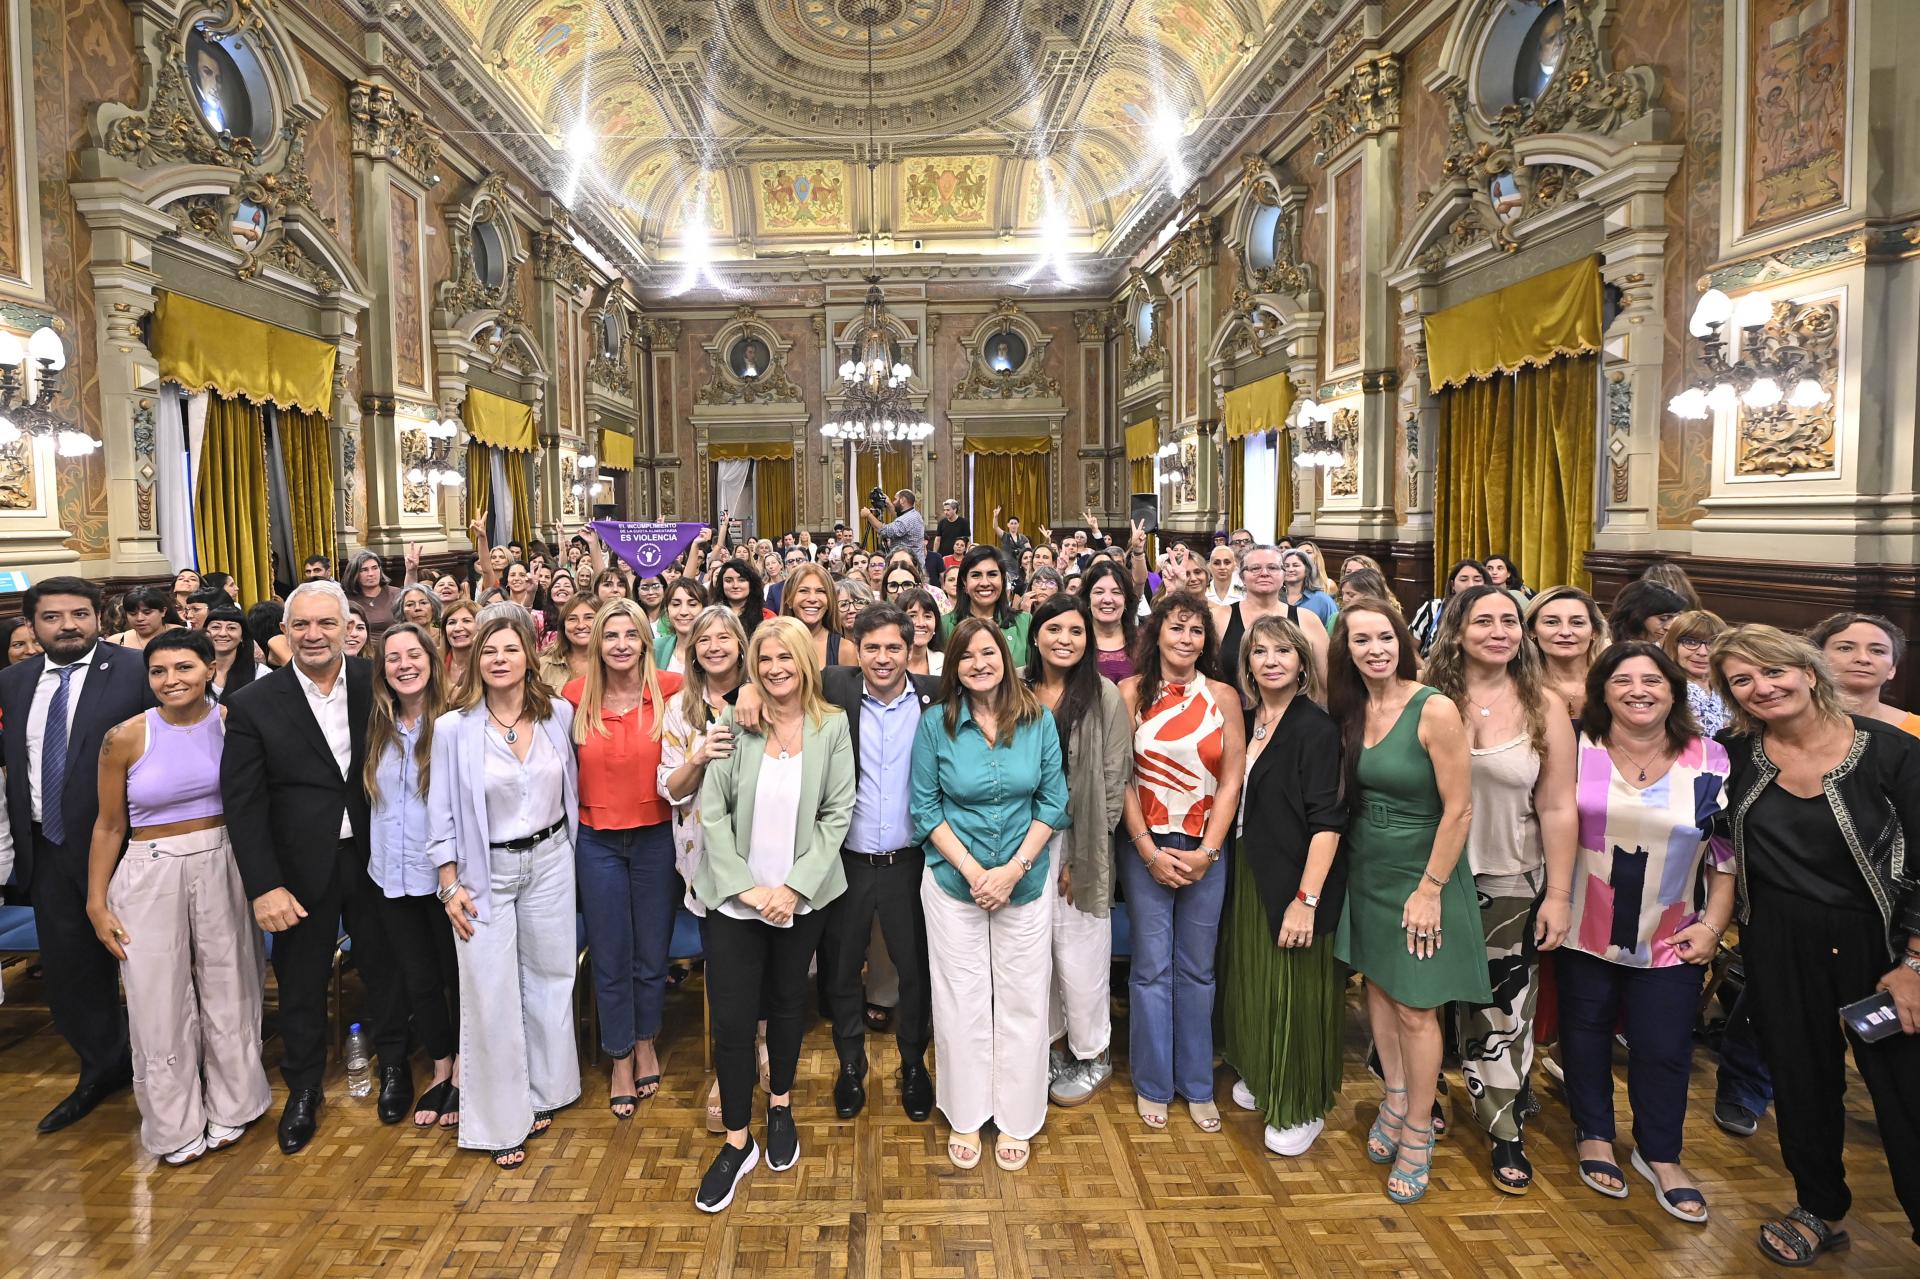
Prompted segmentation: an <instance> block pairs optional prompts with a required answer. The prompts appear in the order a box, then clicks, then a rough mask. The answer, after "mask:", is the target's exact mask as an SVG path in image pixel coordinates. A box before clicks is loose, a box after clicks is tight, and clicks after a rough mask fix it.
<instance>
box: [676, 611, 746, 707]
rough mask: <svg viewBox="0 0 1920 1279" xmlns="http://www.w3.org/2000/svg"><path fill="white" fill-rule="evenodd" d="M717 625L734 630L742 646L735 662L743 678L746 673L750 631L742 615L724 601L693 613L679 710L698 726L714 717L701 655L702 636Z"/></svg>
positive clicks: (688, 631)
mask: <svg viewBox="0 0 1920 1279" xmlns="http://www.w3.org/2000/svg"><path fill="white" fill-rule="evenodd" d="M716 626H718V627H720V628H721V629H722V630H726V631H731V632H733V639H734V642H735V643H736V644H738V645H739V646H740V652H739V656H738V657H737V658H736V659H735V665H736V666H738V667H739V668H740V672H741V675H742V677H743V678H744V677H745V675H746V666H747V633H746V631H745V630H743V629H742V628H741V626H740V619H739V617H737V616H736V615H735V614H734V611H733V610H732V609H730V608H728V607H727V606H726V605H725V604H709V605H707V606H706V607H705V608H703V609H701V610H700V611H699V612H698V613H697V614H695V615H694V619H693V625H692V626H689V627H688V628H687V640H686V644H687V659H686V675H685V679H686V683H684V684H682V685H681V686H680V711H681V713H682V714H684V715H685V716H686V717H687V723H689V724H691V725H693V727H694V728H696V729H700V728H705V727H706V726H707V723H708V721H709V720H710V719H711V708H710V707H708V705H707V672H706V668H705V667H703V666H701V665H700V658H699V656H698V650H699V645H700V637H701V636H702V635H705V634H706V633H707V632H708V631H710V630H712V629H713V628H714V627H716ZM736 687H737V686H736Z"/></svg>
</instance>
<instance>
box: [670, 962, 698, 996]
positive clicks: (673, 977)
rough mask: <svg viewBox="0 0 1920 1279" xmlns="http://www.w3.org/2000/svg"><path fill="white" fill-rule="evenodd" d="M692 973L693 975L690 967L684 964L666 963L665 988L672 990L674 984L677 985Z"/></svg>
mask: <svg viewBox="0 0 1920 1279" xmlns="http://www.w3.org/2000/svg"><path fill="white" fill-rule="evenodd" d="M692 975H693V970H692V969H691V968H688V967H687V966H686V965H685V964H668V965H667V989H668V990H672V989H673V988H674V987H675V986H678V985H679V984H680V983H681V982H683V981H685V980H686V979H687V978H689V977H691V976H692Z"/></svg>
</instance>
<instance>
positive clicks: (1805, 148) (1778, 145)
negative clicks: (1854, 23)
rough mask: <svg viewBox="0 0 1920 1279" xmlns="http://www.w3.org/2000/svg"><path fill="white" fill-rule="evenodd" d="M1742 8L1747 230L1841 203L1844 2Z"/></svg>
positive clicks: (1754, 0)
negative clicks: (1745, 64) (1744, 15)
mask: <svg viewBox="0 0 1920 1279" xmlns="http://www.w3.org/2000/svg"><path fill="white" fill-rule="evenodd" d="M1744 3H1745V4H1746V6H1747V14H1746V32H1747V51H1746V52H1747V85H1746V102H1745V114H1746V119H1745V121H1744V122H1743V123H1744V125H1745V132H1746V141H1747V154H1746V156H1745V164H1744V166H1743V172H1742V175H1741V177H1742V181H1744V183H1745V187H1746V192H1745V194H1746V229H1747V230H1749V231H1754V230H1760V229H1763V228H1766V227H1773V226H1778V225H1780V224H1781V223H1784V222H1793V221H1797V220H1799V219H1800V218H1803V217H1807V216H1809V215H1811V214H1814V213H1818V212H1820V211H1822V210H1824V209H1830V208H1834V207H1836V206H1838V205H1841V204H1844V203H1845V202H1846V190H1845V180H1846V170H1847V154H1846V153H1847V61H1848V59H1847V40H1848V31H1847V16H1848V12H1849V10H1850V9H1851V7H1852V6H1851V5H1849V4H1847V3H1846V2H1845V0H1817V2H1815V3H1809V2H1808V0H1744Z"/></svg>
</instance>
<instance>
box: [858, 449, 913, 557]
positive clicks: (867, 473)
mask: <svg viewBox="0 0 1920 1279" xmlns="http://www.w3.org/2000/svg"><path fill="white" fill-rule="evenodd" d="M853 470H854V481H855V483H854V488H853V492H854V497H855V500H857V501H858V502H859V503H860V505H861V506H865V505H866V504H867V494H869V493H871V492H873V486H874V485H876V484H877V485H879V486H880V487H881V488H883V489H885V490H886V491H887V496H888V497H892V496H893V495H894V494H895V493H898V492H899V491H900V490H901V489H904V488H912V487H913V455H912V454H911V453H909V452H908V451H907V446H906V445H904V444H897V445H893V446H891V447H889V448H888V449H887V451H886V452H884V453H878V454H876V453H874V452H872V451H870V450H868V449H860V450H859V451H857V452H856V453H855V454H854V465H853ZM920 513H921V514H922V515H925V514H927V503H925V502H922V503H921V504H920ZM860 523H861V524H862V525H864V526H865V527H866V535H865V536H864V537H863V538H862V539H861V540H862V541H863V542H864V543H865V545H866V548H867V549H868V550H870V551H877V550H879V549H880V535H879V534H878V533H876V532H874V531H873V526H872V525H871V524H867V522H866V521H865V520H862V521H860Z"/></svg>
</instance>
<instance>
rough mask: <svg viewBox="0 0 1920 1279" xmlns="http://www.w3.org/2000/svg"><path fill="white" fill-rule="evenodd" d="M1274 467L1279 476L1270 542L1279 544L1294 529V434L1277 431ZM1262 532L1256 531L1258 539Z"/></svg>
mask: <svg viewBox="0 0 1920 1279" xmlns="http://www.w3.org/2000/svg"><path fill="white" fill-rule="evenodd" d="M1273 457H1274V463H1273V464H1274V465H1275V466H1276V467H1278V468H1279V474H1278V475H1276V476H1275V477H1274V486H1273V533H1272V535H1271V536H1270V537H1269V538H1268V539H1267V540H1268V541H1272V542H1278V541H1279V540H1280V539H1281V538H1283V537H1285V536H1287V531H1288V530H1289V529H1291V528H1292V527H1293V432H1292V431H1276V432H1274V435H1273ZM1259 535H1260V530H1258V529H1255V530H1254V536H1255V537H1258V536H1259Z"/></svg>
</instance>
